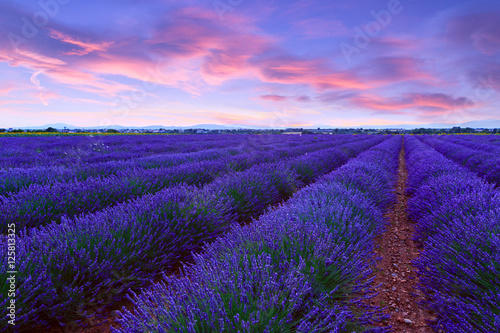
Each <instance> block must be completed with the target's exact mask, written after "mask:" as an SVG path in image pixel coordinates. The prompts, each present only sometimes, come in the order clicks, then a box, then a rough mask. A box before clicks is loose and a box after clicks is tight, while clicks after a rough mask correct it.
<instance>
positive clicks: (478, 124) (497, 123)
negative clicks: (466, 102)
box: [16, 119, 500, 130]
mask: <svg viewBox="0 0 500 333" xmlns="http://www.w3.org/2000/svg"><path fill="white" fill-rule="evenodd" d="M455 126H459V127H463V128H464V127H472V128H500V119H486V120H475V121H468V122H465V123H460V124H451V123H427V124H418V125H409V124H401V125H386V126H385V125H378V126H375V125H361V126H352V127H346V126H332V125H314V126H308V127H305V128H313V129H315V128H318V127H319V128H324V129H327V128H365V129H366V128H373V129H385V128H402V129H414V128H451V127H455ZM48 127H53V128H56V129H64V128H67V129H77V128H80V129H116V130H120V129H125V128H129V129H151V130H153V129H160V128H164V129H170V130H172V129H190V128H203V129H209V130H218V129H225V130H227V129H240V128H241V129H267V128H270V127H266V126H263V127H259V126H248V125H229V126H228V125H218V124H199V125H193V126H163V125H151V126H143V127H138V126H121V125H110V126H95V127H79V126H74V125H70V124H64V123H56V124H47V125H43V126H27V127H20V128H21V129H35V130H42V129H46V128H48ZM16 128H19V127H16ZM279 128H285V127H279Z"/></svg>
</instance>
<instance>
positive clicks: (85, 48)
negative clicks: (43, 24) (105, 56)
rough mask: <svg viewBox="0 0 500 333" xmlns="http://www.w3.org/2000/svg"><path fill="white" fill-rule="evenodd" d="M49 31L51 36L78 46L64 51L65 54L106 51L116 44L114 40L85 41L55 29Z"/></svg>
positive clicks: (80, 54)
mask: <svg viewBox="0 0 500 333" xmlns="http://www.w3.org/2000/svg"><path fill="white" fill-rule="evenodd" d="M49 31H50V33H49V36H50V37H52V38H54V39H57V40H60V41H62V42H64V43H68V44H72V45H75V46H77V49H74V50H71V51H69V52H63V54H65V55H78V56H83V55H87V54H89V53H92V52H95V51H101V52H106V51H107V50H108V48H109V47H110V46H111V45H113V44H114V43H113V42H101V43H92V42H83V41H80V40H78V39H77V38H75V37H72V36H70V35H68V34H65V33H63V32H60V31H56V30H54V29H49Z"/></svg>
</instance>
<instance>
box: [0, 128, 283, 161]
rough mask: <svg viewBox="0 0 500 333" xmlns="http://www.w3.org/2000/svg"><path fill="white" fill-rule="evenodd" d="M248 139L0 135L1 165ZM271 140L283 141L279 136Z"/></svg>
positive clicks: (189, 148) (114, 156)
mask: <svg viewBox="0 0 500 333" xmlns="http://www.w3.org/2000/svg"><path fill="white" fill-rule="evenodd" d="M131 138H132V140H131ZM247 139H248V138H246V137H244V136H235V135H224V139H223V140H221V138H220V137H218V136H215V135H207V136H184V135H182V136H177V135H174V136H133V137H131V136H99V137H97V136H84V137H75V136H72V137H64V138H61V137H44V138H35V139H34V138H28V137H18V138H0V168H7V169H9V168H18V167H40V166H59V165H67V166H74V165H75V164H81V163H85V164H89V163H98V162H106V161H112V160H127V159H130V158H133V157H141V156H149V155H153V154H160V153H175V152H178V153H179V152H180V153H182V152H193V151H198V150H200V149H208V148H218V147H226V146H227V145H228V144H229V145H234V146H237V145H240V144H243V143H245V142H248V140H247ZM270 140H276V141H277V142H282V141H286V140H285V139H283V138H280V137H279V136H273V138H272V139H270ZM131 141H132V142H133V144H131Z"/></svg>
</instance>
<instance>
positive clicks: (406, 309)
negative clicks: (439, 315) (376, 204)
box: [370, 147, 435, 333]
mask: <svg viewBox="0 0 500 333" xmlns="http://www.w3.org/2000/svg"><path fill="white" fill-rule="evenodd" d="M407 178H408V172H407V170H406V161H405V155H404V147H403V149H401V152H400V155H399V171H398V180H397V184H396V187H395V189H394V191H395V193H396V196H397V202H396V203H395V204H394V206H393V207H392V209H391V210H390V211H389V212H388V213H387V214H386V218H387V219H388V220H389V222H390V223H389V224H388V226H387V230H386V232H385V233H384V234H382V235H380V236H378V237H377V239H376V242H375V244H376V245H375V253H376V254H377V255H378V256H381V257H382V260H381V261H379V262H378V264H377V270H376V276H375V280H374V284H373V285H374V286H377V285H380V287H378V288H376V289H375V290H376V291H377V292H378V293H379V294H378V295H377V296H375V297H373V298H372V299H371V300H370V302H371V304H372V305H376V306H382V307H387V309H386V310H385V311H384V312H385V313H387V314H390V316H391V318H390V319H388V320H386V321H384V322H383V323H381V326H387V325H392V329H393V330H394V332H416V333H427V332H434V330H433V329H432V328H431V327H430V326H429V325H428V323H429V322H431V321H433V320H435V317H434V316H433V315H432V314H431V313H430V312H428V311H427V310H425V309H422V308H420V307H419V306H418V302H420V301H422V300H423V295H422V293H421V292H420V291H419V290H417V289H416V288H415V287H416V285H417V284H418V276H417V272H416V268H415V267H413V266H412V261H413V260H415V259H416V258H417V257H418V255H419V252H420V251H419V249H418V244H417V243H416V242H414V241H413V240H412V238H413V234H414V228H413V224H412V223H411V221H410V220H409V219H408V215H407V211H406V208H407V206H408V196H407V195H406V194H405V192H406V180H407Z"/></svg>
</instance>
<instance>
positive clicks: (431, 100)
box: [350, 93, 475, 114]
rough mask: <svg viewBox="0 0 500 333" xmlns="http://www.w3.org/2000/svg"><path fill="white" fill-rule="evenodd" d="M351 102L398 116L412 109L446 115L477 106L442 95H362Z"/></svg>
mask: <svg viewBox="0 0 500 333" xmlns="http://www.w3.org/2000/svg"><path fill="white" fill-rule="evenodd" d="M350 102H351V103H353V104H354V105H356V106H358V107H363V108H366V109H371V110H377V111H386V112H387V113H396V114H405V112H403V110H405V109H410V108H411V109H417V110H420V111H423V112H424V113H433V114H445V113H449V112H450V111H454V110H458V109H465V108H472V107H474V105H475V104H474V102H473V101H471V100H469V99H468V98H466V97H453V96H450V95H446V94H440V93H435V94H426V93H408V94H404V95H403V96H402V97H400V98H396V99H389V98H384V97H378V96H373V95H362V96H358V97H353V98H351V99H350Z"/></svg>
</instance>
